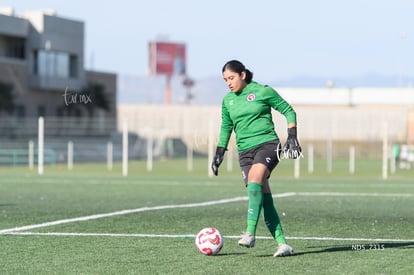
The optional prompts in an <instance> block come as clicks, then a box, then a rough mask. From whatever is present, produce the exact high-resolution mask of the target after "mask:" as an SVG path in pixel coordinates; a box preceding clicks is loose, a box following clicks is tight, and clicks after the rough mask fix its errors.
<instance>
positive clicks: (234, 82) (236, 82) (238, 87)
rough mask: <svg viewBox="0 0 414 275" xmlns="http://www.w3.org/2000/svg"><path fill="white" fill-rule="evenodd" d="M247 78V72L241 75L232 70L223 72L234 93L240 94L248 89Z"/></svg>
mask: <svg viewBox="0 0 414 275" xmlns="http://www.w3.org/2000/svg"><path fill="white" fill-rule="evenodd" d="M245 78H246V73H245V72H242V73H241V74H238V73H236V72H232V71H230V70H225V71H224V72H223V79H224V81H225V82H226V84H227V86H228V87H229V88H230V91H232V92H240V91H242V90H243V89H244V88H245V87H246V85H247V83H246V81H245V80H244V79H245Z"/></svg>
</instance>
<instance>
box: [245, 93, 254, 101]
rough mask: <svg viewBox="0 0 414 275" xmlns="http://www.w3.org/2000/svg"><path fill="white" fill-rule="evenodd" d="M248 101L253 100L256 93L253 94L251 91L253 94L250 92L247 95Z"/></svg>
mask: <svg viewBox="0 0 414 275" xmlns="http://www.w3.org/2000/svg"><path fill="white" fill-rule="evenodd" d="M246 99H247V101H253V100H255V99H256V95H255V94H253V93H251V94H249V95H248V96H247V98H246Z"/></svg>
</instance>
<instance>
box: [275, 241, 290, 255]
mask: <svg viewBox="0 0 414 275" xmlns="http://www.w3.org/2000/svg"><path fill="white" fill-rule="evenodd" d="M292 255H293V248H292V247H291V246H290V245H287V244H284V243H281V244H279V245H278V246H277V251H276V252H275V254H274V255H273V257H285V256H292Z"/></svg>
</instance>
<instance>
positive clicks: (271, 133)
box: [218, 81, 296, 152]
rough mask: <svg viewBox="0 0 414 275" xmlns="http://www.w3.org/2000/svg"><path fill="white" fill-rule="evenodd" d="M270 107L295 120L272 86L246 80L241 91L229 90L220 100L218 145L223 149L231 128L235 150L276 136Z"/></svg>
mask: <svg viewBox="0 0 414 275" xmlns="http://www.w3.org/2000/svg"><path fill="white" fill-rule="evenodd" d="M272 108H273V109H275V110H276V111H278V112H279V113H281V114H282V115H284V116H285V117H286V120H287V123H288V124H289V123H296V112H295V111H294V109H293V108H292V106H290V104H289V103H287V102H286V101H285V100H284V99H283V98H282V97H281V96H280V95H279V94H278V93H277V92H276V91H275V90H274V89H273V88H271V87H269V86H265V85H261V84H259V83H257V82H254V81H252V82H250V83H249V84H248V85H247V86H246V88H245V89H244V90H243V91H241V92H236V93H235V92H229V93H228V94H226V95H225V97H224V98H223V101H222V114H221V117H222V118H221V119H222V121H221V130H220V138H219V143H218V146H219V147H224V148H227V145H228V143H229V139H230V136H231V133H232V131H233V130H234V132H235V134H236V143H237V149H238V151H239V152H243V151H246V150H249V149H251V148H254V147H256V146H258V145H260V144H263V143H265V142H268V141H272V140H275V139H278V136H277V134H276V132H275V127H274V124H273V119H272Z"/></svg>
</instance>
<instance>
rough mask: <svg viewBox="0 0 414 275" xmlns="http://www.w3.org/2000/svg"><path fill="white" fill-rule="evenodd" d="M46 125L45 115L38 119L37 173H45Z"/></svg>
mask: <svg viewBox="0 0 414 275" xmlns="http://www.w3.org/2000/svg"><path fill="white" fill-rule="evenodd" d="M44 127H45V122H44V118H43V117H39V119H38V131H37V134H38V137H37V142H38V143H37V173H38V174H39V175H43V148H44Z"/></svg>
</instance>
